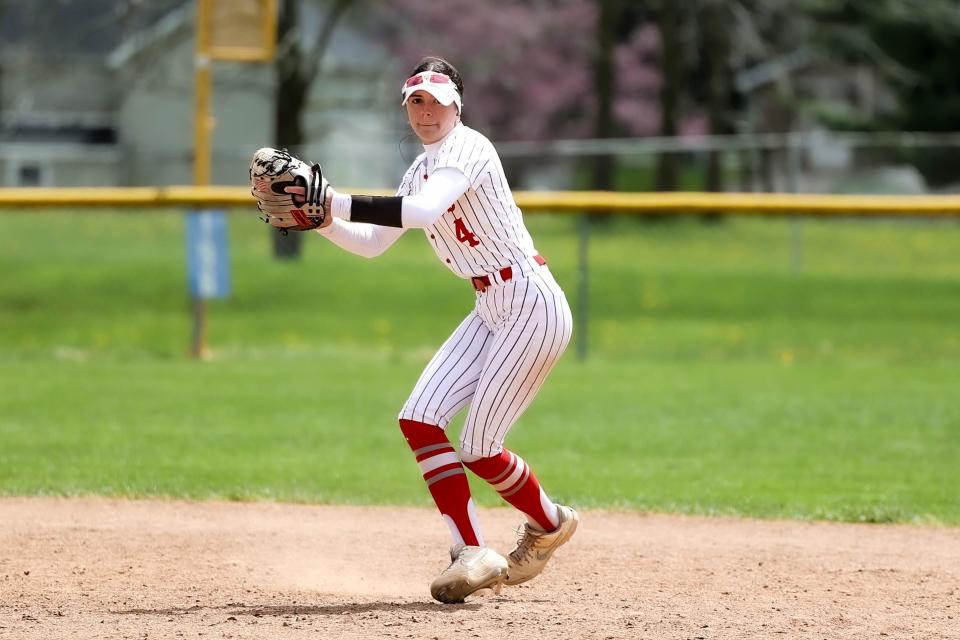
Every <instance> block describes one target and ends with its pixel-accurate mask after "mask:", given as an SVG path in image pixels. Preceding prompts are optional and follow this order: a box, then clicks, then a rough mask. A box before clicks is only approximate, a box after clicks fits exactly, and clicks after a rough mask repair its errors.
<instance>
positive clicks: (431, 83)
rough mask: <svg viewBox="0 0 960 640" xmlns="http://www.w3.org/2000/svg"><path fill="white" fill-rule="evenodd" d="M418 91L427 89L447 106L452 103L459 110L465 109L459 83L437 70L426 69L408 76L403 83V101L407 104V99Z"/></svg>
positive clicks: (402, 103) (403, 103)
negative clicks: (458, 86) (458, 87)
mask: <svg viewBox="0 0 960 640" xmlns="http://www.w3.org/2000/svg"><path fill="white" fill-rule="evenodd" d="M417 91H426V92H427V93H429V94H430V95H432V96H433V97H434V98H436V99H437V101H438V102H439V103H440V104H442V105H443V106H445V107H448V106H450V105H451V104H456V105H457V111H462V110H463V103H462V102H461V100H460V92H459V91H457V85H455V84H454V83H453V80H451V79H450V78H449V77H447V76H445V75H443V74H442V73H438V72H436V71H424V72H422V73H418V74H416V75H414V76H410V77H409V78H407V80H406V82H404V83H403V89H401V93H402V94H403V102H401V103H400V104H401V105H406V104H407V100H408V99H409V98H410V96H412V95H413V94H414V93H416V92H417Z"/></svg>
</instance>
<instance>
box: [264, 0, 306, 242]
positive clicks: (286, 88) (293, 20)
mask: <svg viewBox="0 0 960 640" xmlns="http://www.w3.org/2000/svg"><path fill="white" fill-rule="evenodd" d="M299 1H300V0H282V1H281V2H280V7H279V11H280V14H279V16H278V19H277V42H278V43H279V49H280V51H279V52H278V54H277V57H276V59H275V60H274V70H275V73H276V78H277V89H276V92H275V93H274V110H273V117H274V144H275V145H276V147H278V148H281V149H289V150H291V152H292V153H294V154H297V153H299V149H298V147H300V145H302V144H303V140H304V135H303V123H302V114H303V107H304V105H305V103H306V99H307V93H308V91H309V89H310V85H309V82H308V81H307V79H306V78H304V77H303V52H302V50H301V48H300V42H299V40H300V33H299V31H298V30H297V28H296V26H297V21H298V19H299V11H298V3H299ZM270 234H271V237H272V238H273V257H274V258H277V259H280V260H297V259H299V258H300V249H301V240H302V235H301V233H299V232H296V231H294V232H291V233H287V234H283V233H279V232H277V230H276V229H273V228H271V229H270Z"/></svg>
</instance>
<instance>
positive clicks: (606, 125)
mask: <svg viewBox="0 0 960 640" xmlns="http://www.w3.org/2000/svg"><path fill="white" fill-rule="evenodd" d="M619 7H620V0H600V16H599V19H598V21H597V55H596V60H595V61H594V78H595V84H594V89H595V91H596V94H597V118H596V121H595V127H594V136H595V137H597V138H611V137H613V135H614V122H613V96H614V95H615V94H616V76H615V75H614V66H613V48H614V40H615V38H616V33H615V30H616V27H617V15H618V13H619ZM615 170H616V159H615V158H614V157H613V156H612V155H609V154H601V155H600V156H598V157H597V158H596V160H595V162H594V165H593V188H594V189H599V190H602V191H609V190H611V189H613V179H614V174H615Z"/></svg>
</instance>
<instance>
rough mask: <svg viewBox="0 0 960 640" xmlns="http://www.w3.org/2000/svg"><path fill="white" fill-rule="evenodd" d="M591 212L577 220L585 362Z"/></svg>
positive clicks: (580, 340) (580, 345) (580, 351)
mask: <svg viewBox="0 0 960 640" xmlns="http://www.w3.org/2000/svg"><path fill="white" fill-rule="evenodd" d="M590 224H591V221H590V214H589V213H584V214H581V215H580V219H579V220H578V221H577V231H578V233H577V237H578V247H577V249H578V251H577V254H578V265H577V322H576V330H577V359H578V360H580V361H581V362H583V361H584V360H586V359H587V336H588V335H589V330H588V327H589V322H588V316H589V313H590V301H589V293H590V292H589V286H588V285H589V271H588V264H589V258H590V255H589V248H590Z"/></svg>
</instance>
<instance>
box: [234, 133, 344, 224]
mask: <svg viewBox="0 0 960 640" xmlns="http://www.w3.org/2000/svg"><path fill="white" fill-rule="evenodd" d="M329 191H331V187H330V184H329V183H328V182H327V179H326V178H324V176H323V170H322V169H321V168H320V165H319V164H314V165H312V166H311V165H308V164H307V163H305V162H303V161H302V160H300V159H298V158H295V157H294V156H292V155H290V153H289V152H288V151H287V150H286V149H273V148H270V147H264V148H262V149H258V150H257V152H256V153H254V154H253V159H252V160H251V161H250V193H251V194H252V195H253V197H255V198H256V199H257V208H258V209H259V210H260V212H261V213H262V214H263V215H261V217H260V219H261V220H263V221H264V222H266V223H268V224H270V225H272V226H274V227H276V228H277V229H280V230H281V231H283V232H287V231H309V230H310V229H317V228H322V227H326V226H327V225H329V224H330V223H331V222H332V221H333V217H332V216H330V215H328V211H327V207H326V202H327V194H328V192H329Z"/></svg>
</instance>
